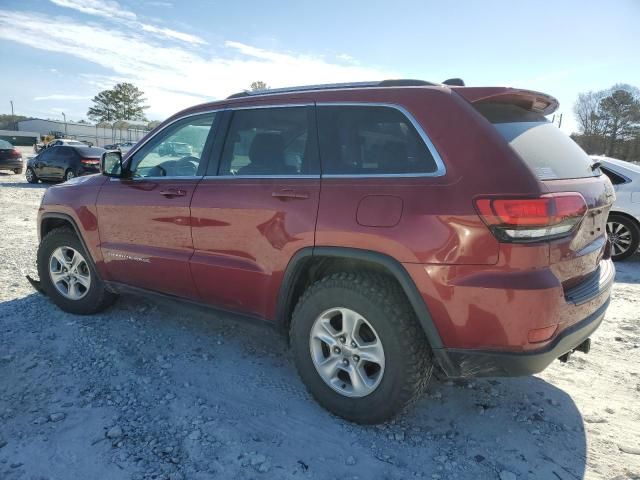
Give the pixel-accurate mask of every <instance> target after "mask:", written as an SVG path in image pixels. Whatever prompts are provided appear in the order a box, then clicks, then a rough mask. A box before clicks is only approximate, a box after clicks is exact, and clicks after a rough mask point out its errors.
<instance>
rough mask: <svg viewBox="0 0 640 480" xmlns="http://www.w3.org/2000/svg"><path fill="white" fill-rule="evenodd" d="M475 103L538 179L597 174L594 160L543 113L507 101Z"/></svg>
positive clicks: (580, 176) (583, 176)
mask: <svg viewBox="0 0 640 480" xmlns="http://www.w3.org/2000/svg"><path fill="white" fill-rule="evenodd" d="M475 107H476V108H477V110H478V111H479V112H480V113H481V114H482V115H484V117H485V118H486V119H487V120H489V121H490V122H491V123H492V124H493V125H494V126H495V128H496V130H497V131H498V132H499V133H500V135H502V137H503V138H504V139H505V140H506V141H507V143H509V146H510V147H511V148H512V149H513V150H515V152H516V153H517V154H518V155H519V156H520V157H521V158H522V160H524V162H525V163H526V164H527V165H528V166H529V167H530V168H531V169H532V170H533V172H534V173H535V174H536V176H537V177H538V178H539V179H540V180H557V179H567V178H585V177H594V176H598V175H600V171H599V170H598V169H597V168H596V169H595V170H593V169H592V168H591V165H592V163H593V162H592V160H591V159H590V158H589V156H588V155H587V154H586V153H585V152H584V150H582V149H581V148H580V147H579V146H578V144H576V143H575V142H574V141H573V140H571V138H569V136H567V135H566V134H565V133H563V132H562V131H561V130H560V129H559V128H558V127H556V126H555V125H554V124H553V123H550V122H549V121H548V120H547V119H546V118H545V117H544V116H543V115H541V114H538V113H535V112H530V111H528V110H525V109H523V108H521V107H518V106H516V105H508V104H493V103H484V104H482V103H480V104H476V105H475Z"/></svg>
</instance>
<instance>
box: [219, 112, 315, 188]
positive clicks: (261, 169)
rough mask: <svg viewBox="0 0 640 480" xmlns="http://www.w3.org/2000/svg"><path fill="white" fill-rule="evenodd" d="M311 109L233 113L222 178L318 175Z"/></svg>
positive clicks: (222, 165)
mask: <svg viewBox="0 0 640 480" xmlns="http://www.w3.org/2000/svg"><path fill="white" fill-rule="evenodd" d="M309 116H310V109H309V108H307V107H280V108H276V107H274V108H257V109H253V110H237V111H235V112H234V113H233V117H232V119H231V125H230V127H229V133H228V134H227V138H226V141H225V145H224V149H223V154H222V161H221V164H220V175H259V176H265V175H309V174H317V173H318V166H317V165H318V162H317V152H316V146H315V145H316V144H315V142H314V141H313V140H314V138H315V135H310V134H309V131H310V128H309V125H310V121H309Z"/></svg>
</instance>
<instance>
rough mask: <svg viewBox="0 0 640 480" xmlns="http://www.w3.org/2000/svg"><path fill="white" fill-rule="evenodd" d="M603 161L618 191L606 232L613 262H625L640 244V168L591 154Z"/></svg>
mask: <svg viewBox="0 0 640 480" xmlns="http://www.w3.org/2000/svg"><path fill="white" fill-rule="evenodd" d="M591 158H592V159H593V161H594V162H600V169H601V170H602V173H604V174H605V175H607V176H608V177H609V179H610V180H611V183H613V188H614V189H615V191H616V201H615V203H614V204H613V207H612V208H611V211H610V212H609V219H608V221H607V233H608V234H609V238H610V239H611V244H612V247H613V251H612V252H611V254H612V255H611V258H613V260H624V259H625V258H627V257H630V256H631V255H633V254H634V253H635V252H636V251H637V250H638V244H639V243H640V166H638V165H636V164H635V163H629V162H625V161H623V160H617V159H615V158H609V157H601V156H596V155H592V156H591Z"/></svg>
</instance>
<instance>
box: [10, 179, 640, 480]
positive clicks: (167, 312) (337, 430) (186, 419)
mask: <svg viewBox="0 0 640 480" xmlns="http://www.w3.org/2000/svg"><path fill="white" fill-rule="evenodd" d="M45 188H47V185H37V186H30V185H28V184H26V183H25V182H24V180H23V178H22V177H18V176H15V175H4V174H0V232H2V250H1V251H2V259H3V261H2V262H0V478H1V479H3V480H5V479H6V480H12V479H51V480H54V479H65V480H66V479H94V478H95V479H97V478H99V479H101V480H107V479H172V480H176V479H196V480H198V479H213V478H225V479H226V478H229V479H230V478H238V479H250V478H251V479H253V478H278V479H289V478H292V479H293V478H296V479H298V478H310V479H311V478H313V479H325V478H326V479H333V478H341V479H349V478H360V479H374V478H385V479H406V478H427V479H450V478H453V479H480V478H481V479H502V480H513V479H561V480H562V479H567V480H569V479H582V478H588V479H611V478H616V479H631V478H640V455H639V454H638V452H640V442H639V438H640V408H639V405H640V398H639V397H640V365H639V362H638V354H640V348H639V347H640V330H639V328H638V325H639V320H638V312H639V311H640V309H639V308H638V307H640V285H639V284H640V258H638V256H636V258H635V259H633V260H632V261H630V262H628V263H625V264H624V265H620V266H619V275H618V280H619V282H620V283H618V284H617V285H616V288H615V292H614V300H613V302H612V307H611V309H610V310H609V314H608V319H607V321H606V323H605V324H604V326H603V327H602V328H601V329H600V330H599V331H598V333H597V334H596V335H595V337H594V346H593V349H592V352H591V353H590V354H589V355H587V356H583V355H581V356H574V357H573V358H572V360H571V362H570V363H568V364H565V365H563V364H560V363H559V362H556V363H554V364H553V366H552V367H550V368H549V369H548V370H547V371H546V372H544V373H543V374H542V375H539V376H535V377H529V378H516V379H482V380H469V381H455V382H451V381H450V382H440V383H433V384H432V387H431V389H430V391H429V393H428V394H426V395H425V397H424V398H423V399H421V400H420V401H419V402H418V403H417V405H416V407H415V408H414V409H413V410H412V411H411V412H409V413H408V414H406V415H405V416H403V417H401V418H399V419H398V420H397V421H395V422H391V423H388V424H385V425H380V426H375V427H360V426H355V425H352V424H349V423H347V422H345V421H342V420H340V419H337V418H335V417H333V416H331V415H330V414H329V413H327V412H326V411H324V410H323V409H322V408H320V407H319V406H317V405H316V404H315V403H314V402H313V400H312V399H311V398H310V397H309V395H308V394H307V393H306V391H305V389H304V387H303V385H302V384H301V382H300V380H299V379H298V377H297V376H296V374H295V370H294V367H293V364H292V360H291V355H290V353H289V350H288V347H287V344H286V341H285V339H284V338H282V337H281V336H279V335H278V334H277V333H276V332H274V331H272V330H271V329H270V328H268V327H266V326H261V325H255V324H253V323H249V322H247V321H245V320H242V319H241V318H240V317H234V316H232V315H229V314H221V313H213V312H209V311H203V310H199V309H193V308H192V307H185V306H183V305H179V304H174V303H170V302H167V301H162V302H155V301H151V300H144V299H140V298H135V297H122V298H121V299H120V300H119V302H118V303H117V304H116V305H115V306H114V307H112V308H111V309H109V310H107V311H106V312H103V313H102V314H99V315H95V316H92V317H80V316H75V315H70V314H66V313H63V312H61V311H60V310H59V309H57V308H56V307H55V306H53V305H52V304H51V303H50V302H49V301H48V300H47V299H46V298H44V297H42V296H41V295H39V294H37V293H35V292H34V291H33V290H32V289H31V287H30V286H29V284H28V283H27V282H26V280H25V279H24V275H25V274H26V273H29V272H30V273H35V264H34V263H35V260H34V258H35V251H36V245H37V238H36V223H35V220H36V212H37V208H38V204H39V202H40V198H41V196H42V193H43V192H44V190H45Z"/></svg>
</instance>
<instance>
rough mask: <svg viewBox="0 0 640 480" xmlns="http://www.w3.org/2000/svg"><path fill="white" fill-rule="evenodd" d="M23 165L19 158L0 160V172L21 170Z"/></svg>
mask: <svg viewBox="0 0 640 480" xmlns="http://www.w3.org/2000/svg"><path fill="white" fill-rule="evenodd" d="M23 165H24V164H23V161H22V159H21V158H16V159H2V160H0V170H15V169H16V168H19V169H21V170H22V168H23Z"/></svg>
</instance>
